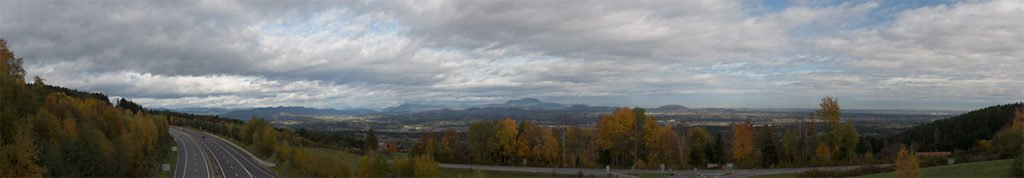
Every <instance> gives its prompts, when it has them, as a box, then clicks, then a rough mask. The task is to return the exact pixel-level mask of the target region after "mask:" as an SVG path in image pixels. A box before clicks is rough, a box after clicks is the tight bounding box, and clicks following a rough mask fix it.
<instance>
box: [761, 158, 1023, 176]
mask: <svg viewBox="0 0 1024 178" xmlns="http://www.w3.org/2000/svg"><path fill="white" fill-rule="evenodd" d="M1011 162H1013V160H1012V159H1004V160H995V161H982V162H973V163H963V164H954V165H950V166H936V167H927V168H921V177H1006V173H1007V170H1008V169H1010V163H1011ZM754 177H755V178H791V177H796V174H795V173H790V174H770V175H760V176H754ZM857 177H896V172H886V173H878V174H868V175H863V176H857Z"/></svg>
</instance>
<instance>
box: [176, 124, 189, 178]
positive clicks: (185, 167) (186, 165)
mask: <svg viewBox="0 0 1024 178" xmlns="http://www.w3.org/2000/svg"><path fill="white" fill-rule="evenodd" d="M174 133H177V132H174ZM173 135H178V136H179V137H181V136H182V135H180V134H173ZM175 138H177V137H175ZM175 141H179V142H181V143H182V144H179V145H186V144H184V143H185V142H184V141H181V140H178V139H175ZM185 148H186V147H182V150H184V151H185V152H184V156H179V157H184V159H183V160H185V163H184V164H182V165H184V167H182V168H181V177H186V176H185V174H188V149H185ZM174 172H178V170H177V169H175V170H174Z"/></svg>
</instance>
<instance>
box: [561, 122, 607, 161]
mask: <svg viewBox="0 0 1024 178" xmlns="http://www.w3.org/2000/svg"><path fill="white" fill-rule="evenodd" d="M597 138H598V136H597V132H596V131H595V130H593V129H586V128H579V127H576V126H572V127H569V128H566V138H565V142H566V149H567V150H569V151H567V152H566V154H568V155H567V157H568V158H567V159H568V160H566V161H567V162H568V166H570V167H596V166H598V165H597V160H598V152H599V150H600V148H599V147H598V146H596V145H597V143H596V141H597V140H598V139H597Z"/></svg>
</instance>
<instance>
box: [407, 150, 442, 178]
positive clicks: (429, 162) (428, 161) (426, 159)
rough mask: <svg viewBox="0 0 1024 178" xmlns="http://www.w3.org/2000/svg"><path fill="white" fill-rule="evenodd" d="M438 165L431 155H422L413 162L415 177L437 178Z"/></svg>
mask: <svg viewBox="0 0 1024 178" xmlns="http://www.w3.org/2000/svg"><path fill="white" fill-rule="evenodd" d="M438 169H439V168H438V165H437V161H434V158H431V157H430V155H420V156H417V157H416V159H414V160H413V177H437V175H438Z"/></svg>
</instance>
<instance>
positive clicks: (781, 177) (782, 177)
mask: <svg viewBox="0 0 1024 178" xmlns="http://www.w3.org/2000/svg"><path fill="white" fill-rule="evenodd" d="M796 174H797V173H786V174H768V175H759V176H752V177H751V178H794V177H796Z"/></svg>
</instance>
